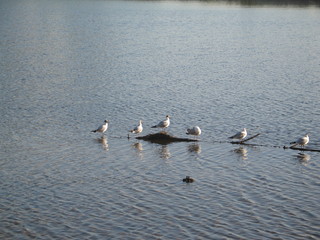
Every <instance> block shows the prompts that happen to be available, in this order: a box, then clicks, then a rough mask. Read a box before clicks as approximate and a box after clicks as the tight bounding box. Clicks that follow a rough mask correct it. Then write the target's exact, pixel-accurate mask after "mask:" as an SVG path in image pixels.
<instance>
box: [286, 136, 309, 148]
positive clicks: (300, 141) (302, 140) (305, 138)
mask: <svg viewBox="0 0 320 240" xmlns="http://www.w3.org/2000/svg"><path fill="white" fill-rule="evenodd" d="M308 142H309V136H308V134H306V135H304V136H303V137H301V138H299V139H297V141H295V142H291V143H290V144H293V145H292V146H291V147H295V146H297V145H300V146H301V147H303V146H305V145H307V144H308Z"/></svg>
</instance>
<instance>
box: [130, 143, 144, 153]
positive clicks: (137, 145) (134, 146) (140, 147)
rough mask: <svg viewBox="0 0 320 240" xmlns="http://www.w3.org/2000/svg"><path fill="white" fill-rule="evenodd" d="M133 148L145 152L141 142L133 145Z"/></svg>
mask: <svg viewBox="0 0 320 240" xmlns="http://www.w3.org/2000/svg"><path fill="white" fill-rule="evenodd" d="M132 147H133V148H135V149H137V151H138V152H141V151H143V148H142V144H141V143H140V142H137V143H134V144H132Z"/></svg>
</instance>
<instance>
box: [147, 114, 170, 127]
mask: <svg viewBox="0 0 320 240" xmlns="http://www.w3.org/2000/svg"><path fill="white" fill-rule="evenodd" d="M169 125H170V116H169V115H167V116H166V120H163V121H161V122H159V123H158V124H157V125H154V126H152V127H151V128H167V127H169Z"/></svg>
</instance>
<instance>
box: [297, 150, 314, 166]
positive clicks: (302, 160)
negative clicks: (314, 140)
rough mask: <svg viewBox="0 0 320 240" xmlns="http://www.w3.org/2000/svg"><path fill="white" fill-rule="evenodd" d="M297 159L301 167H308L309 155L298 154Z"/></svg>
mask: <svg viewBox="0 0 320 240" xmlns="http://www.w3.org/2000/svg"><path fill="white" fill-rule="evenodd" d="M297 158H298V159H299V162H300V163H301V164H302V165H304V166H306V165H308V163H309V161H310V159H311V156H310V155H309V154H305V153H298V155H297Z"/></svg>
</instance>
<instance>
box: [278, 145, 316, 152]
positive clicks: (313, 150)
mask: <svg viewBox="0 0 320 240" xmlns="http://www.w3.org/2000/svg"><path fill="white" fill-rule="evenodd" d="M283 149H292V150H297V151H303V152H320V150H319V149H312V148H302V147H286V146H284V147H283Z"/></svg>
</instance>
